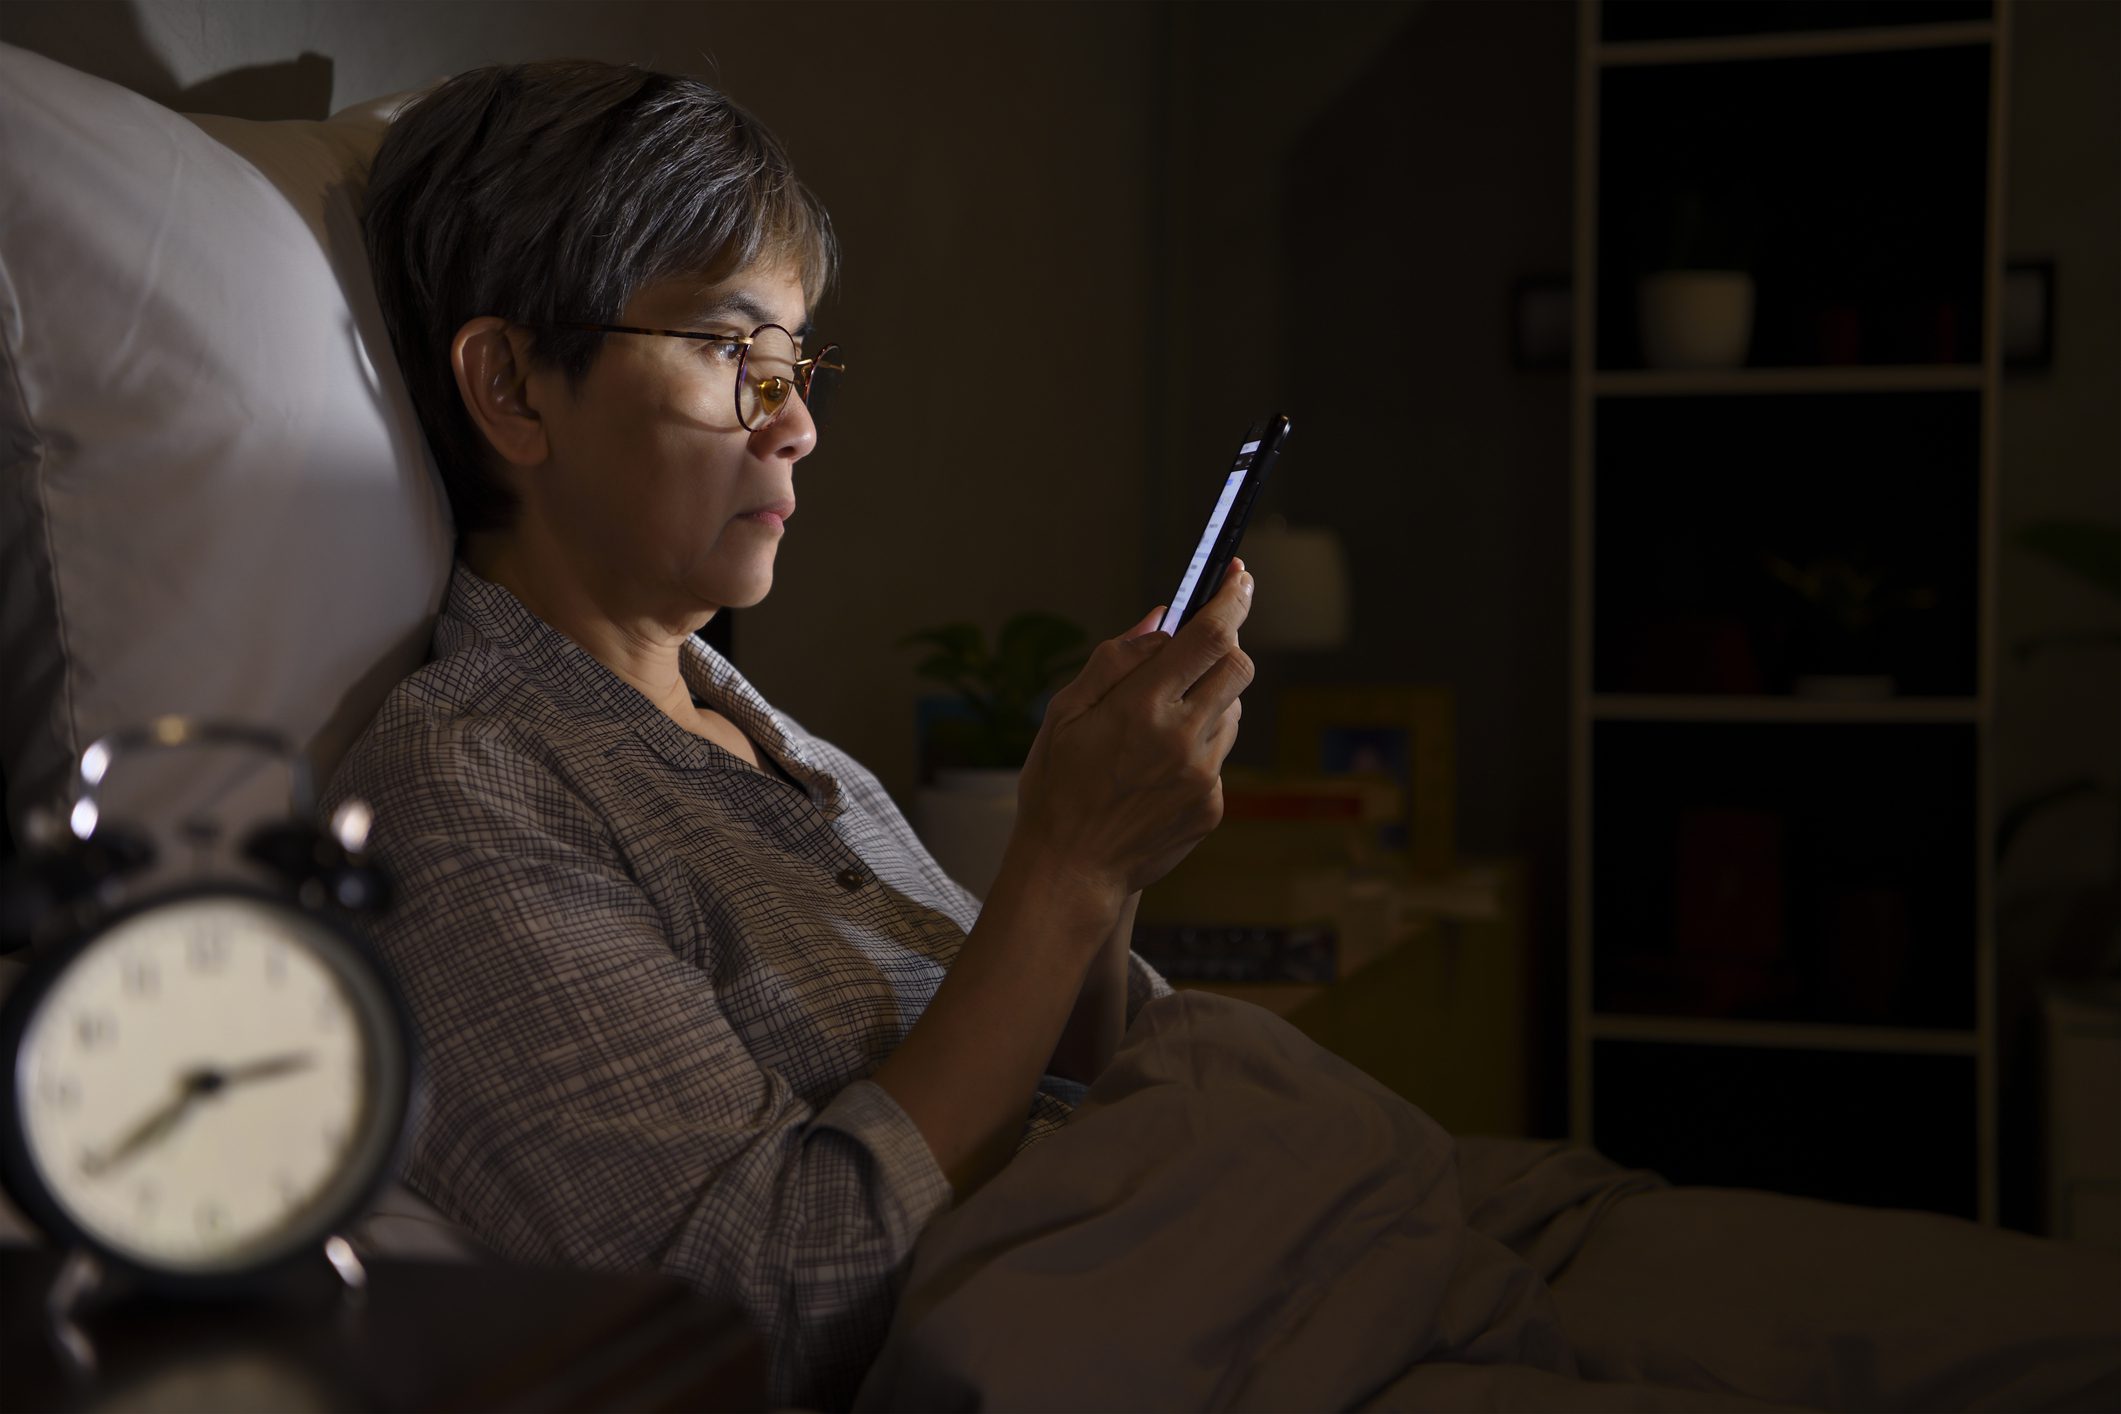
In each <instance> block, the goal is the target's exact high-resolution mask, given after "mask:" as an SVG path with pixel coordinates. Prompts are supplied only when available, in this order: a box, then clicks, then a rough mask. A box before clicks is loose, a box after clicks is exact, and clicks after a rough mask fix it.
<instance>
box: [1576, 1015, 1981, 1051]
mask: <svg viewBox="0 0 2121 1414" xmlns="http://www.w3.org/2000/svg"><path fill="white" fill-rule="evenodd" d="M1590 1032H1591V1039H1592V1040H1594V1041H1651V1042H1661V1043H1666V1044H1672V1045H1687V1046H1750V1047H1756V1048H1759V1049H1762V1050H1783V1051H1883V1052H1890V1053H1892V1054H1895V1055H1923V1056H1972V1055H1976V1054H1978V1053H1979V1050H1980V1036H1979V1033H1978V1032H1974V1031H1955V1030H1942V1029H1934V1028H1930V1027H1922V1026H1844V1025H1839V1024H1836V1023H1831V1022H1823V1021H1821V1022H1815V1021H1737V1020H1721V1019H1711V1018H1706V1017H1686V1016H1623V1015H1617V1014H1613V1013H1608V1012H1593V1013H1592V1014H1591V1019H1590Z"/></svg>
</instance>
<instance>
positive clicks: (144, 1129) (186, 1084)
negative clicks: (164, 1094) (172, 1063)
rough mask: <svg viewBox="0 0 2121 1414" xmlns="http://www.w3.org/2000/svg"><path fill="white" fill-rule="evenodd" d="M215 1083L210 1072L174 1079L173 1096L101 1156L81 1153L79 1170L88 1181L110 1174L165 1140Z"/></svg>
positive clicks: (202, 1071)
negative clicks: (175, 1082)
mask: <svg viewBox="0 0 2121 1414" xmlns="http://www.w3.org/2000/svg"><path fill="white" fill-rule="evenodd" d="M218 1081H219V1077H217V1076H216V1075H215V1074H214V1072H213V1071H211V1070H194V1071H191V1072H189V1073H187V1074H184V1075H180V1076H178V1077H177V1093H176V1094H174V1095H172V1096H170V1097H169V1099H167V1100H165V1101H164V1102H163V1103H162V1104H161V1105H159V1106H157V1107H156V1108H155V1109H154V1110H152V1111H150V1112H149V1113H148V1115H147V1116H146V1118H144V1119H142V1120H141V1121H140V1122H139V1123H138V1124H136V1125H134V1126H133V1127H132V1128H131V1129H128V1130H127V1131H125V1134H124V1136H123V1137H122V1138H120V1139H119V1140H118V1142H117V1143H115V1144H113V1145H111V1147H110V1148H109V1149H108V1150H106V1151H105V1152H104V1153H101V1154H93V1153H91V1154H85V1155H83V1156H82V1159H81V1171H82V1172H83V1173H85V1174H87V1175H88V1176H89V1177H90V1178H97V1177H100V1176H101V1175H103V1174H106V1173H108V1172H110V1171H111V1170H112V1169H114V1168H116V1167H117V1166H118V1165H119V1164H121V1163H124V1162H125V1161H126V1160H127V1159H129V1158H131V1157H132V1156H133V1155H135V1154H137V1153H139V1152H140V1151H141V1150H142V1149H145V1148H146V1147H147V1146H148V1145H150V1144H153V1143H155V1142H156V1141H157V1140H159V1139H163V1138H166V1137H167V1136H168V1134H169V1132H170V1131H171V1130H173V1129H175V1128H176V1127H177V1124H178V1122H179V1121H181V1120H182V1119H183V1118H184V1116H185V1115H187V1114H189V1113H191V1107H192V1106H193V1105H195V1104H197V1103H198V1102H199V1098H200V1096H202V1095H205V1094H207V1093H209V1092H211V1091H212V1090H213V1089H215V1088H216V1086H217V1084H218Z"/></svg>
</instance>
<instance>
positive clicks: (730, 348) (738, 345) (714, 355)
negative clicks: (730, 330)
mask: <svg viewBox="0 0 2121 1414" xmlns="http://www.w3.org/2000/svg"><path fill="white" fill-rule="evenodd" d="M701 347H702V348H704V349H705V350H706V352H707V357H709V358H711V359H713V360H714V361H715V362H717V363H735V362H736V361H737V360H738V359H741V358H742V357H743V356H744V343H743V341H742V340H741V339H716V340H713V341H712V342H709V343H704V344H702V345H701Z"/></svg>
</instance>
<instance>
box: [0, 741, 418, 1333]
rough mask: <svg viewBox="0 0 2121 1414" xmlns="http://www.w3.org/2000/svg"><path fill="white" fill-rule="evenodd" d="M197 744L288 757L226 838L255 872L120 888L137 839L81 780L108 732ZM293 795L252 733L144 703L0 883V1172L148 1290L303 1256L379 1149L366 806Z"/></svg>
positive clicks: (384, 1100)
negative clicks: (276, 808)
mask: <svg viewBox="0 0 2121 1414" xmlns="http://www.w3.org/2000/svg"><path fill="white" fill-rule="evenodd" d="M198 744H213V745H240V746H249V747H254V748H259V749H264V750H269V751H271V752H273V753H275V754H277V755H279V756H280V757H281V758H282V759H284V760H285V761H286V762H287V763H288V765H289V769H290V772H291V774H292V776H293V780H294V785H293V788H292V790H291V792H290V794H291V797H292V807H293V808H292V818H291V819H289V820H285V821H278V822H273V823H269V824H267V825H265V826H264V827H262V828H260V829H258V830H255V831H253V832H252V833H251V834H250V835H249V836H248V838H247V839H246V840H245V842H244V846H243V854H244V856H245V857H246V858H247V859H248V860H250V862H251V863H252V864H254V865H256V866H258V868H259V869H260V870H261V871H262V873H263V874H264V876H265V877H266V878H267V879H268V880H270V881H271V883H270V884H269V885H267V886H261V885H259V884H256V883H251V882H246V881H241V880H234V879H230V880H217V879H209V880H194V881H191V882H188V883H185V884H182V885H179V886H177V887H173V888H168V889H164V890H161V891H158V892H156V893H153V894H151V895H149V896H147V897H144V898H140V899H137V900H130V901H127V900H123V899H122V898H121V897H120V892H121V889H122V881H123V880H124V879H125V878H126V877H127V876H129V875H136V874H137V873H138V872H139V871H140V870H141V869H142V868H143V867H144V866H145V865H146V864H147V863H148V862H149V861H150V860H152V858H153V857H154V850H153V848H152V846H151V845H149V844H148V843H147V842H146V841H145V839H144V837H143V836H141V835H139V834H137V833H135V832H131V831H127V830H125V829H123V828H122V827H120V826H118V825H116V824H114V823H112V822H109V821H105V820H103V819H102V818H101V811H100V806H99V804H98V788H99V787H100V785H101V784H102V782H103V780H104V779H105V777H106V775H107V773H108V771H109V769H110V767H111V765H112V764H113V762H115V761H116V760H117V759H118V758H119V757H120V756H122V755H124V754H127V753H129V752H133V751H137V750H140V749H152V748H162V747H178V746H189V745H198ZM313 811H314V804H313V801H312V799H311V795H310V789H309V780H308V774H307V770H306V763H304V762H303V760H302V758H301V757H300V756H299V755H298V754H297V753H295V752H293V751H292V750H290V749H289V747H288V746H287V744H286V743H285V742H284V741H283V740H282V739H281V738H279V737H278V736H276V735H275V734H273V733H270V732H266V731H262V730H259V729H255V728H249V727H240V726H231V725H225V724H213V723H200V722H194V721H190V720H187V719H183V718H162V719H159V720H158V721H156V722H153V723H150V724H149V725H148V726H146V727H143V728H139V729H135V730H132V731H128V732H121V733H116V734H114V735H112V736H109V737H105V738H103V739H102V740H100V741H98V742H96V743H95V744H93V745H91V746H90V747H89V748H88V749H87V750H86V751H84V752H83V753H82V755H81V760H80V763H79V766H78V768H77V771H76V774H75V782H74V792H73V800H72V802H71V808H70V810H69V812H68V816H67V820H66V824H65V827H64V833H63V834H61V835H59V837H58V838H57V839H56V840H54V841H51V842H48V843H47V844H46V845H45V846H44V847H43V848H41V849H33V851H32V853H31V854H29V855H28V856H26V857H25V858H24V859H23V860H22V861H21V862H20V865H19V867H18V868H17V869H16V870H15V871H14V875H13V877H12V878H10V880H9V881H8V882H7V884H6V885H5V886H4V890H0V892H4V894H5V902H6V907H5V908H4V909H0V912H4V913H5V914H6V915H7V917H8V918H9V919H10V920H11V922H12V923H13V924H14V925H15V926H16V929H17V931H18V933H19V932H21V931H25V930H27V931H31V932H32V933H34V934H36V935H37V936H35V937H34V938H33V941H36V942H38V943H39V944H40V946H39V948H38V951H37V953H36V955H35V957H34V959H33V961H32V963H31V966H30V968H29V970H28V972H27V973H26V974H25V975H24V977H23V978H22V980H21V982H20V983H19V984H18V985H17V986H16V988H15V990H14V991H13V993H12V994H11V995H10V996H9V997H8V998H7V1001H6V1004H5V1007H4V1008H0V1059H4V1062H5V1068H6V1075H7V1084H6V1086H5V1089H4V1091H0V1179H4V1181H5V1184H6V1187H7V1189H8V1192H9V1194H10V1196H12V1197H13V1198H14V1200H15V1202H16V1203H17V1205H18V1206H19V1207H21V1208H22V1210H23V1211H24V1212H25V1213H26V1214H27V1215H29V1216H30V1217H31V1218H32V1219H33V1220H34V1221H36V1222H37V1223H38V1224H39V1225H40V1226H42V1227H43V1228H44V1230H45V1231H46V1232H47V1233H49V1234H50V1235H51V1236H52V1237H53V1238H54V1239H55V1240H57V1241H58V1242H60V1243H61V1244H63V1245H66V1246H69V1247H71V1248H74V1249H75V1250H76V1251H77V1252H86V1253H88V1254H89V1255H91V1256H92V1257H93V1258H95V1259H96V1260H97V1261H98V1262H100V1263H101V1264H102V1265H104V1266H106V1267H108V1268H112V1269H114V1270H115V1271H117V1272H120V1273H124V1274H127V1275H130V1276H132V1277H134V1278H137V1279H139V1280H142V1281H144V1282H146V1283H148V1284H150V1285H152V1286H155V1287H158V1288H165V1289H177V1290H190V1291H207V1290H213V1289H231V1288H236V1287H240V1286H241V1285H242V1284H244V1283H246V1282H249V1281H254V1280H257V1279H259V1278H262V1277H263V1276H265V1275H266V1274H268V1273H271V1272H274V1271H276V1270H278V1269H280V1268H282V1267H284V1266H286V1265H287V1264H289V1263H291V1262H293V1261H295V1260H296V1259H298V1258H301V1257H304V1256H318V1255H321V1254H323V1253H324V1252H325V1249H326V1245H327V1243H329V1242H331V1240H332V1238H333V1237H334V1234H336V1233H338V1232H340V1231H342V1230H343V1229H344V1228H345V1227H346V1226H348V1225H349V1224H350V1223H352V1222H354V1221H355V1220H357V1219H358V1218H359V1217H360V1215H361V1214H362V1213H363V1212H365V1210H366V1205H367V1204H368V1203H369V1202H370V1200H371V1199H372V1198H373V1197H374V1196H375V1194H376V1192H377V1190H378V1189H379V1188H380V1187H381V1186H382V1185H383V1184H384V1183H385V1182H386V1181H387V1180H388V1177H389V1175H390V1172H391V1169H392V1165H393V1161H394V1159H395V1157H396V1154H397V1149H398V1143H399V1139H400V1137H401V1135H402V1134H403V1132H404V1129H405V1125H406V1121H407V1117H408V1110H409V1107H410V1104H411V1098H412V1094H413V1080H414V1065H413V1044H412V1029H411V1024H410V1022H409V1020H408V1017H407V1014H406V1012H405V1008H404V1006H403V1003H402V1002H401V1000H400V999H399V997H398V994H397V992H396V990H395V988H394V987H393V986H392V984H391V982H390V979H389V977H388V975H387V974H386V973H385V972H384V971H383V969H382V968H381V967H380V966H379V965H378V963H377V961H376V960H375V958H374V956H373V955H372V954H371V952H370V951H369V949H368V948H367V946H366V945H365V944H364V943H363V942H362V940H361V939H360V938H359V936H358V935H357V934H356V933H355V932H354V931H353V930H352V928H351V926H350V922H351V920H352V919H353V918H354V917H356V916H358V915H359V914H361V913H363V912H368V911H371V910H374V909H377V908H379V907H381V906H382V904H383V902H384V900H385V894H386V888H385V883H384V879H383V875H382V874H381V872H380V871H379V870H378V868H377V867H376V866H375V865H374V864H373V863H371V862H369V861H368V860H367V858H366V857H365V855H364V854H363V849H364V847H365V845H366V842H367V833H368V824H369V820H370V816H369V813H368V810H367V808H366V807H365V806H363V805H362V804H361V803H360V802H358V801H348V802H346V803H345V804H344V805H342V806H341V807H340V808H339V810H338V811H337V812H336V813H335V815H334V816H333V819H332V822H331V827H330V828H329V829H328V830H325V829H319V828H318V827H316V826H315V825H313V824H311V823H310V820H311V818H312V815H313ZM25 900H26V902H25ZM332 1246H333V1249H334V1252H335V1253H344V1252H346V1251H347V1250H349V1249H347V1248H346V1247H345V1244H344V1243H343V1242H338V1243H333V1244H332ZM333 1262H334V1265H339V1264H340V1257H339V1256H338V1255H334V1257H333Z"/></svg>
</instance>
